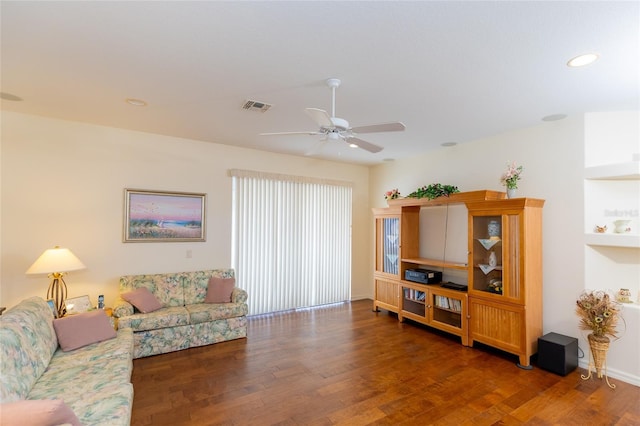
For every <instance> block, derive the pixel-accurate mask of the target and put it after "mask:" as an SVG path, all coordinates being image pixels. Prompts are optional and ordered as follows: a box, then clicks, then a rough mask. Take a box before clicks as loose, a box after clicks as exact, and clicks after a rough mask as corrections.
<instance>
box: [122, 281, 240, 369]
mask: <svg viewBox="0 0 640 426" xmlns="http://www.w3.org/2000/svg"><path fill="white" fill-rule="evenodd" d="M212 277H216V278H221V279H226V278H235V272H234V270H233V269H212V270H205V271H194V272H178V273H165V274H154V275H127V276H123V277H120V295H122V294H125V293H127V292H131V291H133V290H135V289H138V288H140V287H145V288H147V289H148V290H149V291H150V292H151V293H152V294H153V295H154V296H155V297H156V299H157V300H158V301H159V302H160V304H161V305H162V308H161V309H158V310H156V311H153V312H149V313H141V312H137V311H136V310H134V307H133V305H131V304H130V303H129V302H127V301H125V300H124V299H123V298H122V297H121V296H120V297H119V298H118V300H117V302H116V304H115V305H114V308H113V315H114V317H116V318H117V319H118V328H131V329H133V338H134V358H141V357H146V356H150V355H157V354H163V353H167V352H172V351H178V350H182V349H187V348H192V347H196V346H204V345H209V344H212V343H218V342H223V341H227V340H233V339H240V338H243V337H247V312H248V306H247V303H246V302H247V297H248V295H247V292H246V291H245V290H243V289H240V288H238V287H234V288H233V291H232V293H231V302H230V303H205V296H206V295H207V289H208V285H209V280H210V279H211V278H212Z"/></svg>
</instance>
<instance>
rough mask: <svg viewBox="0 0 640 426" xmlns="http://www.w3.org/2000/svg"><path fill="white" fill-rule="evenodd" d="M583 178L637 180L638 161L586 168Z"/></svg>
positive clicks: (639, 163)
mask: <svg viewBox="0 0 640 426" xmlns="http://www.w3.org/2000/svg"><path fill="white" fill-rule="evenodd" d="M584 178H585V179H601V180H638V179H640V161H630V162H628V163H618V164H605V165H603V166H594V167H587V168H586V169H584Z"/></svg>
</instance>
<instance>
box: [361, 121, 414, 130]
mask: <svg viewBox="0 0 640 426" xmlns="http://www.w3.org/2000/svg"><path fill="white" fill-rule="evenodd" d="M404 129H405V125H404V124H402V123H400V122H399V121H394V122H392V123H381V124H371V125H369V126H359V127H353V128H352V129H351V131H352V132H355V133H377V132H401V131H403V130H404Z"/></svg>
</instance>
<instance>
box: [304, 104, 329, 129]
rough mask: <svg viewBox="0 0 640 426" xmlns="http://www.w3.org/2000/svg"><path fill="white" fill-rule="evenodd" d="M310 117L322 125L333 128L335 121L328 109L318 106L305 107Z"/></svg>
mask: <svg viewBox="0 0 640 426" xmlns="http://www.w3.org/2000/svg"><path fill="white" fill-rule="evenodd" d="M304 111H305V112H306V113H307V115H308V116H309V117H311V119H312V120H313V121H315V122H316V123H318V126H320V127H327V128H333V127H335V126H334V125H333V122H332V121H331V116H330V115H329V114H328V113H327V111H325V110H323V109H318V108H305V110H304Z"/></svg>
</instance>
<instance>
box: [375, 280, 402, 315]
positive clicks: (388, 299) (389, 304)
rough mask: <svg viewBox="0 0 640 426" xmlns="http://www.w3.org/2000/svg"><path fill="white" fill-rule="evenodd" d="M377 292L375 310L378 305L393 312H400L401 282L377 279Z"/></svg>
mask: <svg viewBox="0 0 640 426" xmlns="http://www.w3.org/2000/svg"><path fill="white" fill-rule="evenodd" d="M375 282H376V288H375V290H376V294H375V300H374V306H373V308H374V310H377V308H378V307H380V308H382V309H386V310H388V311H392V312H396V313H397V312H398V309H399V307H400V293H399V292H400V290H399V284H398V283H396V282H393V281H384V280H379V279H376V280H375Z"/></svg>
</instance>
